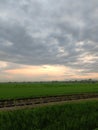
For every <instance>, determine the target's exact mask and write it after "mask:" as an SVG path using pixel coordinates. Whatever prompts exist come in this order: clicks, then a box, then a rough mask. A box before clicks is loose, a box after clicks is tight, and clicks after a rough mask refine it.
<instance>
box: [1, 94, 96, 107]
mask: <svg viewBox="0 0 98 130" xmlns="http://www.w3.org/2000/svg"><path fill="white" fill-rule="evenodd" d="M90 98H98V94H95V93H92V94H87V93H86V94H71V95H61V96H47V97H38V98H26V99H22V98H21V99H10V100H0V109H5V108H6V109H7V108H12V109H13V108H15V107H23V106H34V105H36V104H39V105H40V104H46V103H51V102H61V101H70V100H80V99H90Z"/></svg>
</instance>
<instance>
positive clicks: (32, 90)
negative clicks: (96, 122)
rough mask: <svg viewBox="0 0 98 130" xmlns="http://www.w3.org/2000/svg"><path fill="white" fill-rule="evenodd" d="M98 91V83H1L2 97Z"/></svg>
mask: <svg viewBox="0 0 98 130" xmlns="http://www.w3.org/2000/svg"><path fill="white" fill-rule="evenodd" d="M81 93H98V83H63V82H58V83H52V82H50V83H0V99H17V98H31V97H41V96H55V95H66V94H81Z"/></svg>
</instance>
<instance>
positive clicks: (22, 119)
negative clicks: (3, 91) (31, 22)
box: [0, 100, 98, 130]
mask: <svg viewBox="0 0 98 130" xmlns="http://www.w3.org/2000/svg"><path fill="white" fill-rule="evenodd" d="M97 128H98V100H93V101H80V102H72V103H65V104H62V105H52V106H47V107H46V106H45V107H40V108H34V109H23V110H14V111H6V112H5V111H3V112H0V130H97Z"/></svg>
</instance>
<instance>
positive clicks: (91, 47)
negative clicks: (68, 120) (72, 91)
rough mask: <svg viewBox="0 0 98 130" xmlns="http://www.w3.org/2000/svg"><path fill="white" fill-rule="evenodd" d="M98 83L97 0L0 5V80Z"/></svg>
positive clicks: (1, 0) (13, 0) (1, 1)
mask: <svg viewBox="0 0 98 130" xmlns="http://www.w3.org/2000/svg"><path fill="white" fill-rule="evenodd" d="M85 78H87V79H88V78H94V79H98V0H0V81H44V80H45V81H47V80H70V79H85Z"/></svg>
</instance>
